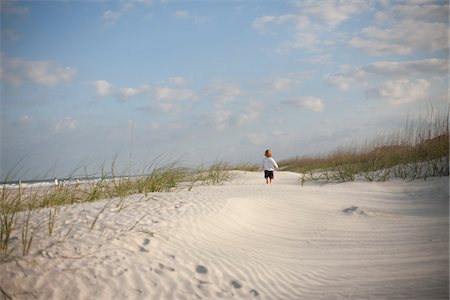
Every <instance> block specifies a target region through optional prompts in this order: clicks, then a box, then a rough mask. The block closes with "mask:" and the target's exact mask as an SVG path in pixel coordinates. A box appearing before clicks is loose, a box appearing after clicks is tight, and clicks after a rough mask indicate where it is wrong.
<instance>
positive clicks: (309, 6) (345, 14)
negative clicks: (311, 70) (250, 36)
mask: <svg viewBox="0 0 450 300" xmlns="http://www.w3.org/2000/svg"><path fill="white" fill-rule="evenodd" d="M292 4H293V6H294V7H296V8H297V9H298V13H296V14H285V15H278V16H274V15H271V16H267V15H266V16H261V17H259V18H256V19H255V20H254V21H253V23H252V27H253V28H254V29H256V30H258V31H260V32H261V33H264V32H265V31H267V29H268V28H269V26H277V27H278V26H281V25H287V26H291V29H292V30H293V34H292V37H291V38H290V39H288V40H285V41H284V42H283V43H282V44H281V45H280V46H278V47H277V50H276V52H277V53H278V54H286V53H289V52H291V51H292V50H295V49H308V50H314V51H320V50H321V49H323V46H326V45H328V44H330V42H331V43H333V41H332V39H336V38H338V34H337V33H335V32H333V31H331V30H330V29H334V28H335V27H337V26H338V25H339V24H340V23H342V22H344V21H346V20H348V19H349V18H350V17H352V16H354V15H357V14H361V13H364V12H365V11H367V10H369V9H370V8H371V7H372V2H370V1H365V0H356V1H338V0H322V1H312V0H311V1H296V2H292ZM324 24H325V25H324ZM325 36H326V37H327V38H324V37H325Z"/></svg>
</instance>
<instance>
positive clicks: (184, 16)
mask: <svg viewBox="0 0 450 300" xmlns="http://www.w3.org/2000/svg"><path fill="white" fill-rule="evenodd" d="M173 15H174V16H175V18H178V19H189V17H190V15H189V12H188V11H186V10H177V11H176V12H175V13H174V14H173Z"/></svg>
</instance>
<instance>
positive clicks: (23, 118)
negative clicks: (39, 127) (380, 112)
mask: <svg viewBox="0 0 450 300" xmlns="http://www.w3.org/2000/svg"><path fill="white" fill-rule="evenodd" d="M19 123H20V124H22V125H25V124H30V123H33V118H32V117H30V116H28V115H24V116H21V117H20V118H19Z"/></svg>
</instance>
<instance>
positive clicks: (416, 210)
mask: <svg viewBox="0 0 450 300" xmlns="http://www.w3.org/2000/svg"><path fill="white" fill-rule="evenodd" d="M234 175H235V176H234V179H233V180H232V181H231V182H229V183H226V184H224V185H222V186H200V187H196V188H194V189H193V190H192V191H180V192H173V193H153V194H148V195H134V196H131V197H128V198H126V199H125V200H124V201H123V202H120V199H115V200H114V201H111V202H110V203H109V204H108V206H107V207H106V209H105V210H104V211H103V213H101V214H100V215H99V218H98V220H97V221H96V223H95V225H94V228H93V229H92V230H89V228H90V227H91V225H92V224H93V222H94V220H95V217H96V216H97V215H98V214H99V211H100V210H101V209H102V208H103V207H105V205H106V204H107V202H106V201H101V202H97V203H93V204H84V205H74V206H70V207H67V208H64V209H62V210H61V211H60V212H59V214H58V219H57V222H56V224H55V229H54V233H53V235H52V236H48V233H45V232H42V231H43V230H40V231H39V232H35V233H34V234H35V236H36V242H35V244H34V245H33V248H32V250H31V253H30V255H28V256H26V257H19V258H14V259H9V260H7V261H4V262H2V263H1V264H0V274H2V275H1V279H0V287H1V288H2V289H3V290H4V291H5V292H6V293H7V294H8V295H10V296H12V297H13V299H32V298H37V299H222V298H224V299H227V298H233V299H253V298H254V299H348V298H349V299H366V298H370V299H397V298H404V299H448V296H449V245H448V242H449V227H448V225H449V220H448V214H449V210H448V208H449V207H448V205H449V203H448V201H449V199H448V177H445V178H431V179H430V180H428V181H413V182H405V181H391V182H386V183H367V182H352V183H345V184H326V185H317V184H308V185H305V186H303V187H302V186H300V184H299V181H298V178H299V175H298V174H295V173H289V172H278V173H276V178H275V181H274V183H273V184H272V185H266V184H265V181H264V179H263V178H262V174H261V173H249V172H235V173H234ZM47 216H48V211H46V210H41V211H36V212H35V213H34V214H33V222H34V223H33V224H34V225H35V226H36V227H37V224H38V223H45V222H46V218H47ZM42 227H44V228H45V226H40V228H42ZM17 235H20V232H17ZM44 235H45V237H44ZM13 242H15V244H16V245H17V247H18V250H17V251H20V241H19V239H17V238H13Z"/></svg>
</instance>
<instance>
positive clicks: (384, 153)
mask: <svg viewBox="0 0 450 300" xmlns="http://www.w3.org/2000/svg"><path fill="white" fill-rule="evenodd" d="M448 117H449V114H448V111H447V112H446V113H445V114H443V113H437V112H433V111H432V110H431V111H429V112H428V114H427V116H426V117H425V118H421V119H419V120H418V121H416V122H407V125H406V127H405V128H404V129H403V130H400V131H398V132H394V133H393V134H390V135H388V136H385V137H380V138H378V139H376V140H374V141H372V142H370V143H366V144H365V145H361V146H350V147H344V148H340V149H337V150H335V151H332V152H330V153H328V154H323V155H313V156H303V157H300V158H298V157H297V158H295V159H288V160H284V161H280V165H281V166H283V167H282V169H283V170H288V171H294V172H299V173H303V177H302V183H304V182H305V181H318V180H322V181H337V182H345V181H353V180H356V179H363V180H367V181H386V180H388V179H390V178H402V179H405V180H412V179H417V178H423V179H427V178H428V177H431V176H448V175H449V126H448Z"/></svg>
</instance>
